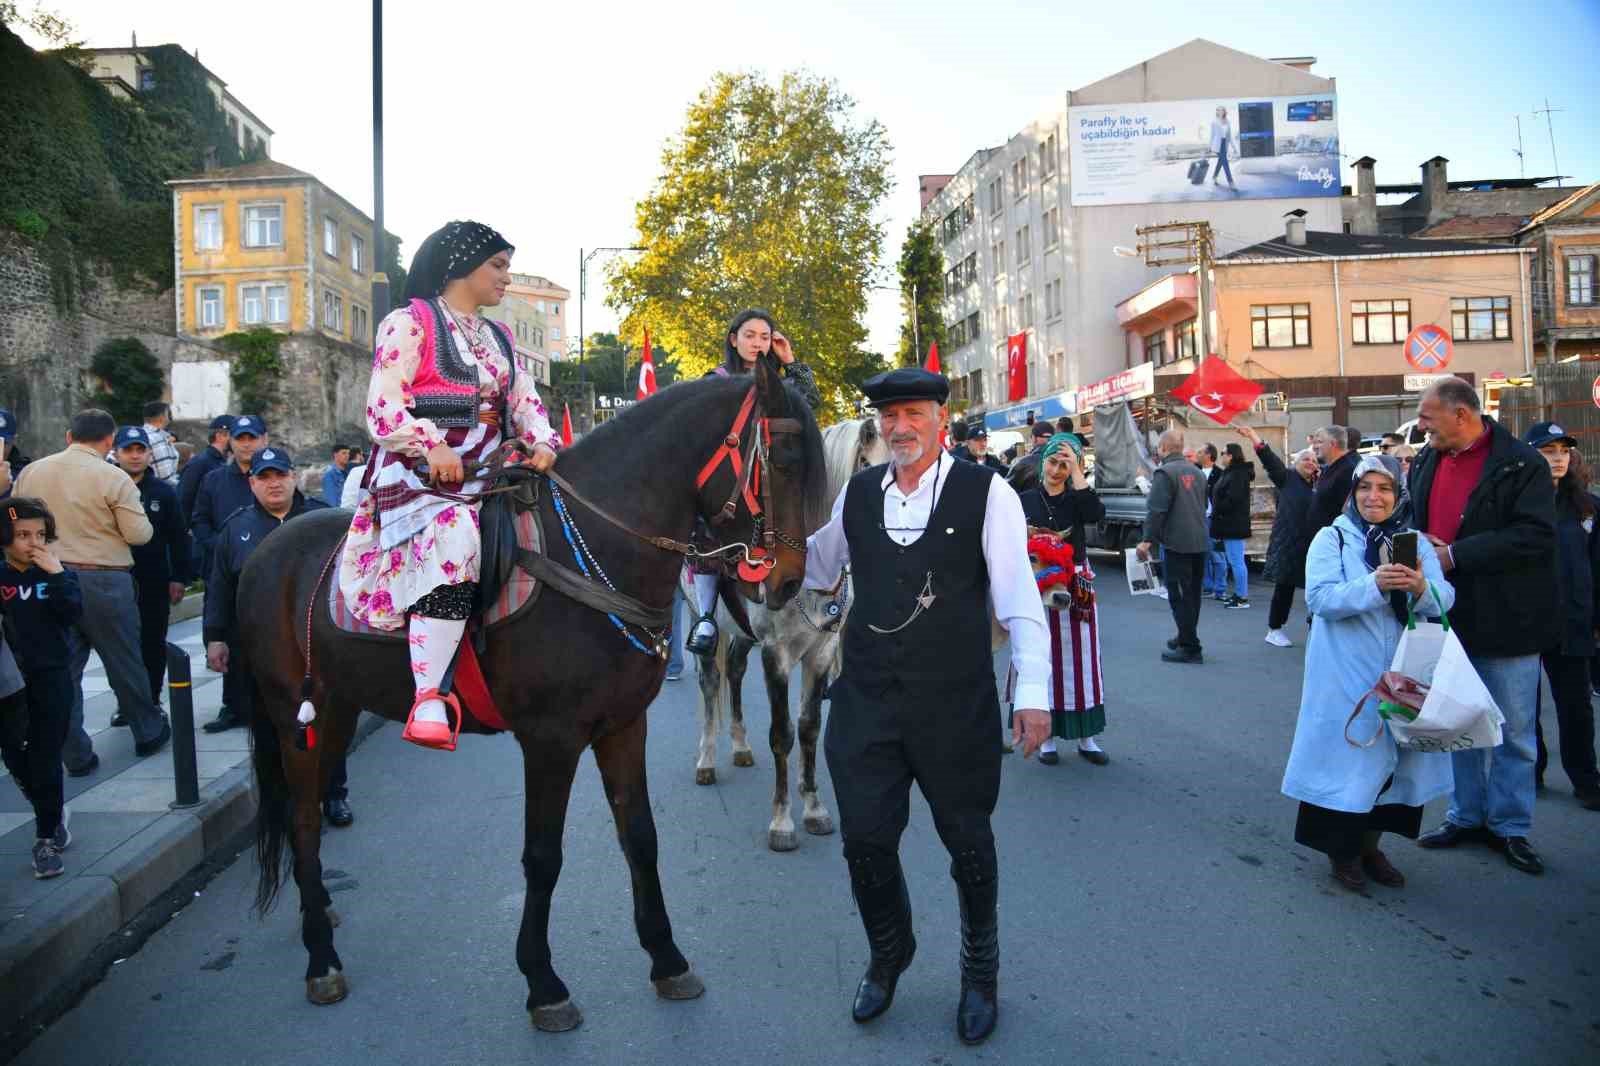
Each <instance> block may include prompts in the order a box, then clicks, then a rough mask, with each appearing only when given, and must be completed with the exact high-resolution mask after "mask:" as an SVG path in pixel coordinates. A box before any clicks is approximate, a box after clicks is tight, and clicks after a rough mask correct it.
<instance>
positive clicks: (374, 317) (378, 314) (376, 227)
mask: <svg viewBox="0 0 1600 1066" xmlns="http://www.w3.org/2000/svg"><path fill="white" fill-rule="evenodd" d="M384 243H385V242H384V231H383V0H372V314H370V315H368V316H367V318H368V321H369V322H370V323H371V327H372V335H371V336H369V337H368V338H367V341H368V343H369V344H370V343H372V342H373V341H374V340H375V339H376V337H377V335H378V323H379V322H380V321H382V319H383V316H384V315H386V314H388V313H389V275H387V274H385V273H384V272H383V265H384V249H383V246H384Z"/></svg>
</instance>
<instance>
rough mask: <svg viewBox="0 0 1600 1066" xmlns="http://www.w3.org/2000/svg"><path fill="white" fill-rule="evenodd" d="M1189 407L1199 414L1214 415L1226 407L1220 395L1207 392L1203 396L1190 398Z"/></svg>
mask: <svg viewBox="0 0 1600 1066" xmlns="http://www.w3.org/2000/svg"><path fill="white" fill-rule="evenodd" d="M1189 406H1190V407H1193V408H1194V409H1195V410H1196V411H1199V412H1200V413H1201V414H1206V415H1214V414H1216V413H1217V412H1218V411H1221V410H1222V409H1223V408H1224V407H1225V406H1227V405H1226V404H1225V403H1224V402H1223V399H1222V393H1220V392H1208V393H1206V394H1204V395H1203V396H1191V397H1190V398H1189Z"/></svg>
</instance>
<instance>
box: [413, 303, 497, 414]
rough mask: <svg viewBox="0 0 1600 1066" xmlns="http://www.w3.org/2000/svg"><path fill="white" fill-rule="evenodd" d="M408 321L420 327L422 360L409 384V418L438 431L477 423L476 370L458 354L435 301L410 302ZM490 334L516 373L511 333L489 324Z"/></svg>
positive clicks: (458, 350) (455, 343)
mask: <svg viewBox="0 0 1600 1066" xmlns="http://www.w3.org/2000/svg"><path fill="white" fill-rule="evenodd" d="M411 317H412V318H413V319H415V320H416V322H417V324H418V325H419V326H421V327H422V346H421V356H422V360H421V362H420V363H418V365H417V373H416V376H415V377H413V378H412V380H411V395H412V397H413V399H412V404H411V408H410V411H411V414H412V415H414V416H415V417H417V418H426V419H428V420H429V421H431V422H432V423H433V424H434V425H436V426H438V427H440V428H441V429H466V428H469V427H471V426H474V425H476V424H477V421H478V389H479V385H478V367H477V364H476V363H474V362H472V361H471V360H470V359H469V358H467V357H465V356H463V355H462V354H461V348H460V347H459V346H458V344H457V342H456V337H455V333H454V331H452V330H451V329H450V322H449V320H448V319H447V318H446V317H445V314H444V311H443V310H442V309H441V308H440V307H439V304H438V303H437V302H436V301H432V300H412V301H411ZM489 325H490V327H491V328H490V330H489V332H490V333H492V334H494V338H495V340H496V341H498V342H499V344H500V354H501V355H503V356H505V360H506V362H507V363H508V364H510V367H511V373H512V374H513V375H514V374H516V372H517V359H516V352H515V349H514V348H513V347H512V344H511V335H510V331H509V330H508V329H507V328H506V327H505V326H504V325H503V324H501V323H499V322H490V323H489Z"/></svg>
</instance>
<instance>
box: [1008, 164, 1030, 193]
mask: <svg viewBox="0 0 1600 1066" xmlns="http://www.w3.org/2000/svg"><path fill="white" fill-rule="evenodd" d="M1011 194H1012V195H1013V196H1015V197H1016V198H1017V199H1019V200H1020V199H1022V198H1023V197H1024V196H1026V195H1028V157H1027V156H1025V155H1023V156H1018V157H1017V158H1016V159H1015V160H1013V161H1012V163H1011Z"/></svg>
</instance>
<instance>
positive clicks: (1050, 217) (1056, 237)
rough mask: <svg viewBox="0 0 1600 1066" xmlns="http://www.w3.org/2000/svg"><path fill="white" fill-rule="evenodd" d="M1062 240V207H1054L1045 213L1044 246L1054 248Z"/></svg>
mask: <svg viewBox="0 0 1600 1066" xmlns="http://www.w3.org/2000/svg"><path fill="white" fill-rule="evenodd" d="M1060 241H1061V208H1059V207H1052V208H1051V209H1050V210H1048V211H1046V212H1045V213H1044V246H1045V249H1046V250H1048V249H1051V248H1054V247H1055V246H1056V245H1057V244H1059V243H1060Z"/></svg>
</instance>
